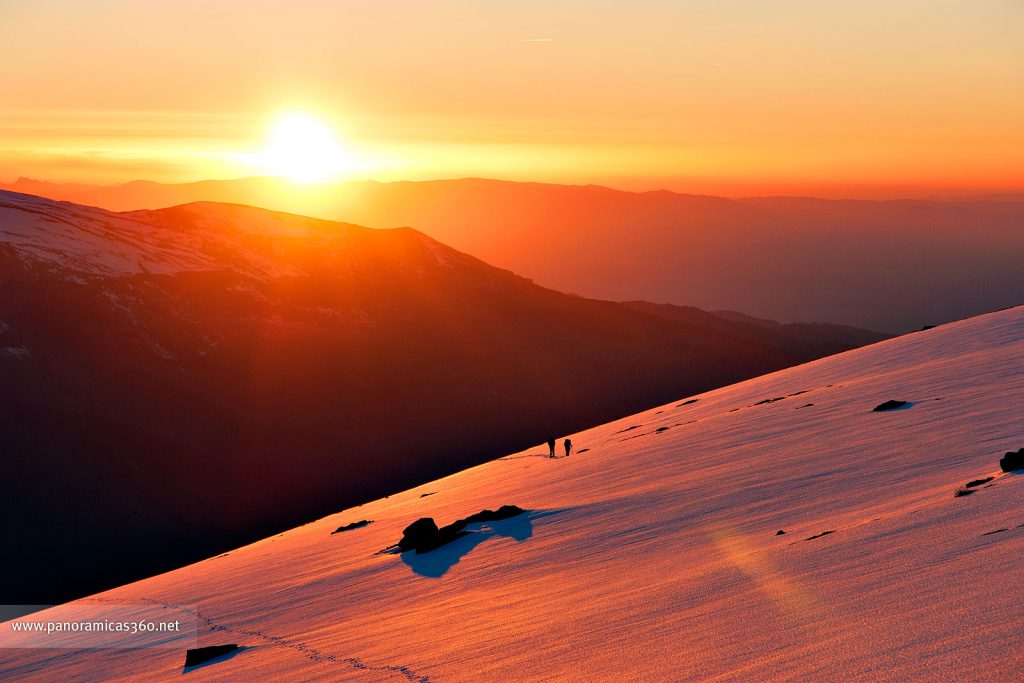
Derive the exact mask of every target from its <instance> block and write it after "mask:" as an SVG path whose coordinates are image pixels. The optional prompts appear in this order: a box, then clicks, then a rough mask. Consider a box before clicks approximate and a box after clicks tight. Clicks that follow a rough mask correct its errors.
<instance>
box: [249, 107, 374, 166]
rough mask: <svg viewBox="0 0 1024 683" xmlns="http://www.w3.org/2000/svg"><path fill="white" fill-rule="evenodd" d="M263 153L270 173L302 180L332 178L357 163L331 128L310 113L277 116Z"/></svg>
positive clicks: (263, 158)
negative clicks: (343, 147)
mask: <svg viewBox="0 0 1024 683" xmlns="http://www.w3.org/2000/svg"><path fill="white" fill-rule="evenodd" d="M260 156H261V161H262V164H261V165H262V166H263V167H264V168H265V169H266V171H267V172H268V173H270V174H272V175H275V176H280V177H283V178H288V179H289V180H293V181H295V182H299V183H315V182H323V181H327V180H332V179H334V178H336V177H338V176H339V175H340V174H342V173H343V172H345V171H348V170H351V169H352V167H353V166H354V163H353V158H352V155H351V154H350V153H348V152H346V151H345V150H344V149H342V148H341V146H340V145H339V144H338V141H337V139H336V138H335V136H334V132H333V131H332V130H331V128H330V127H329V126H328V125H327V124H325V123H324V122H323V121H320V120H319V119H317V118H314V117H313V116H310V115H308V114H284V115H282V116H279V117H278V118H277V119H275V120H274V122H273V123H272V124H271V127H270V130H269V133H268V135H267V143H266V147H265V148H264V151H263V153H262V154H261V155H260Z"/></svg>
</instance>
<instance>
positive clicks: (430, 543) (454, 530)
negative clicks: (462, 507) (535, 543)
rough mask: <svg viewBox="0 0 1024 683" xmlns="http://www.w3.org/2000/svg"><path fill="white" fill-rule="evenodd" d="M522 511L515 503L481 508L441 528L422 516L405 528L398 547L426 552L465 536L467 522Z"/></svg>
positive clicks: (502, 516) (470, 522)
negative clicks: (495, 508) (491, 508)
mask: <svg viewBox="0 0 1024 683" xmlns="http://www.w3.org/2000/svg"><path fill="white" fill-rule="evenodd" d="M523 512H524V511H523V509H522V508H520V507H518V506H516V505H502V506H501V507H500V508H498V509H497V510H481V511H480V512H477V513H474V514H472V515H470V516H469V517H466V518H465V519H459V520H456V521H454V522H452V523H451V524H449V525H448V526H443V527H441V528H438V526H437V523H436V522H434V520H433V518H432V517H423V518H421V519H417V520H416V521H415V522H413V523H412V524H410V525H409V526H407V527H406V528H405V531H404V532H402V540H401V541H399V542H398V547H399V548H400V549H401V550H403V551H405V550H415V551H416V552H417V553H427V552H430V551H431V550H435V549H437V548H440V547H441V546H443V545H446V544H448V543H451V542H452V541H454V540H455V539H457V538H460V537H462V536H465V535H466V533H468V532H466V531H464V529H465V528H466V526H467V525H469V524H475V523H478V522H494V521H498V520H502V519H508V518H510V517H515V516H516V515H521V514H523Z"/></svg>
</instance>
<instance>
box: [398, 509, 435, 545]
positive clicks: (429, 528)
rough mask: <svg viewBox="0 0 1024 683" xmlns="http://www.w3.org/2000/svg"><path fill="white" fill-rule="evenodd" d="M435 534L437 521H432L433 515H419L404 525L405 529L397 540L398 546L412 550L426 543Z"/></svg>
mask: <svg viewBox="0 0 1024 683" xmlns="http://www.w3.org/2000/svg"><path fill="white" fill-rule="evenodd" d="M436 535H437V522H435V521H434V519H433V517H421V518H420V519H417V520H416V521H415V522H413V523H412V524H410V525H409V526H407V527H405V531H403V532H402V540H401V541H399V542H398V547H399V548H401V549H402V550H412V549H414V548H418V547H420V546H422V545H424V544H426V543H427V542H428V541H430V540H432V539H433V538H434V537H435V536H436Z"/></svg>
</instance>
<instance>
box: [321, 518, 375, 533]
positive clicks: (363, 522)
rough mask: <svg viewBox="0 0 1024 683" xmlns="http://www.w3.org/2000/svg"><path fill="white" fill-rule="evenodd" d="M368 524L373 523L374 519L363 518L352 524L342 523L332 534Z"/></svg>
mask: <svg viewBox="0 0 1024 683" xmlns="http://www.w3.org/2000/svg"><path fill="white" fill-rule="evenodd" d="M367 524H373V520H372V519H361V520H359V521H358V522H352V523H351V524H342V525H341V526H339V527H338V528H337V529H335V530H334V531H332V532H331V536H333V535H334V534H340V533H341V532H343V531H352V530H353V529H360V528H362V527H364V526H366V525H367Z"/></svg>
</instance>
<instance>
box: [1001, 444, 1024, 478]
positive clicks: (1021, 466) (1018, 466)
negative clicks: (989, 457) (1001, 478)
mask: <svg viewBox="0 0 1024 683" xmlns="http://www.w3.org/2000/svg"><path fill="white" fill-rule="evenodd" d="M999 468H1000V469H1001V470H1003V472H1013V471H1014V470H1024V448H1021V449H1020V450H1019V451H1007V452H1006V455H1004V456H1003V457H1002V458H1000V459H999Z"/></svg>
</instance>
